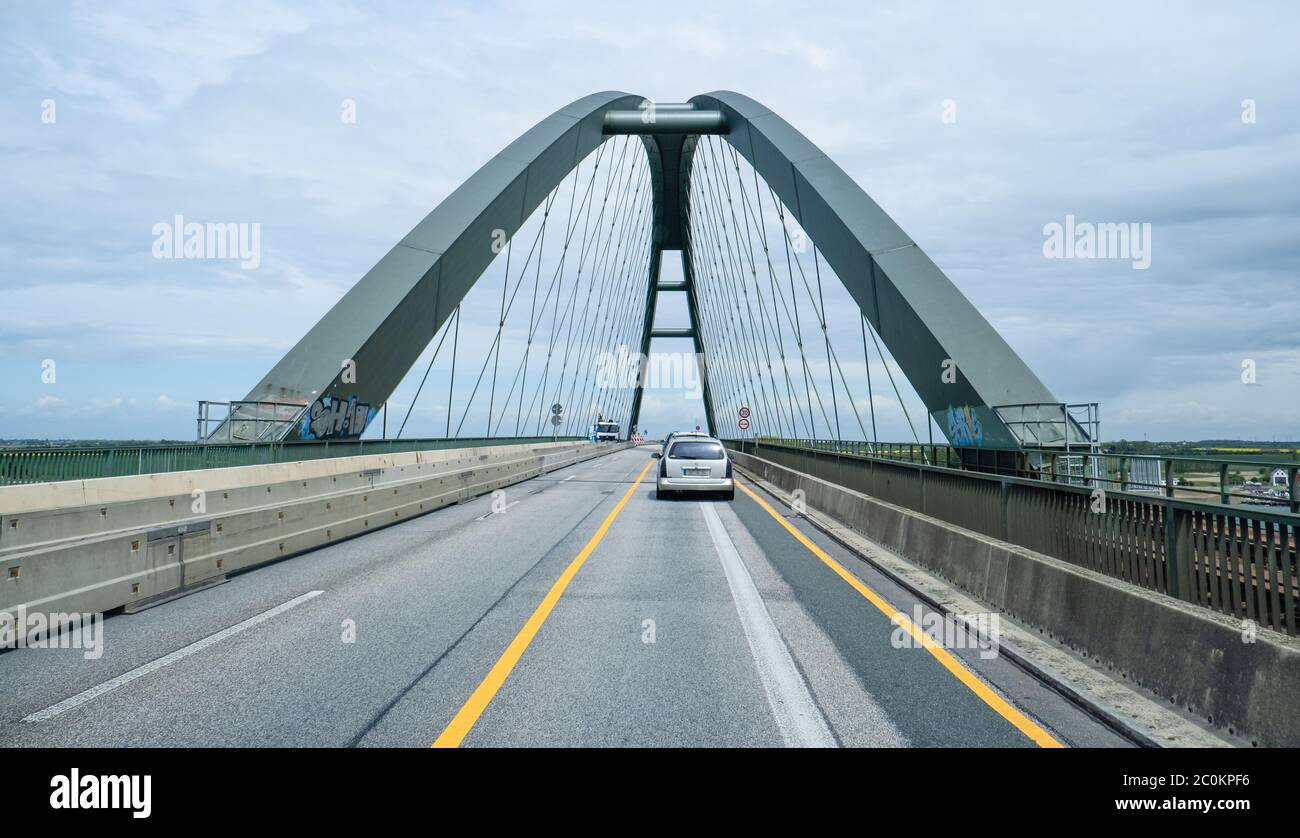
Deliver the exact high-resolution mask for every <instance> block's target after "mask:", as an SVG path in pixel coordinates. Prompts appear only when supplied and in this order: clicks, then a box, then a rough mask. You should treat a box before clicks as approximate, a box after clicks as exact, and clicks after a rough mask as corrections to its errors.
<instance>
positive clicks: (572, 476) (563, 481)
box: [560, 474, 578, 483]
mask: <svg viewBox="0 0 1300 838" xmlns="http://www.w3.org/2000/svg"><path fill="white" fill-rule="evenodd" d="M577 476H578V475H576V474H570V475H569V476H568V477H566V478H564V479H563V480H561V481H560V482H561V483H568V482H569V481H570V480H572V479H573V478H575V477H577Z"/></svg>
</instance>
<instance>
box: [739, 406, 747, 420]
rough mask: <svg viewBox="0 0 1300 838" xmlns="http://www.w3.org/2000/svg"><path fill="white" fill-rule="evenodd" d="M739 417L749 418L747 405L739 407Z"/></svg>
mask: <svg viewBox="0 0 1300 838" xmlns="http://www.w3.org/2000/svg"><path fill="white" fill-rule="evenodd" d="M740 418H741V419H748V418H749V407H748V406H745V407H741V408H740Z"/></svg>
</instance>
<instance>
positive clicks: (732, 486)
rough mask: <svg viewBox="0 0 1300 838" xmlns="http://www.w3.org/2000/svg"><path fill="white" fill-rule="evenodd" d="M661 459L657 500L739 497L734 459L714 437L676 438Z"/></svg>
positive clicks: (659, 454) (669, 441) (666, 448)
mask: <svg viewBox="0 0 1300 838" xmlns="http://www.w3.org/2000/svg"><path fill="white" fill-rule="evenodd" d="M651 456H653V457H657V458H659V476H658V479H657V480H656V481H655V497H658V498H664V497H671V496H672V495H674V494H676V493H678V492H716V493H719V494H722V495H724V496H725V497H726V499H727V500H732V499H734V498H735V497H736V483H735V480H733V479H732V475H731V457H730V456H728V455H727V449H726V448H724V447H723V445H722V443H721V442H719V441H718V440H717V439H715V438H713V437H711V436H696V435H694V434H692V435H690V436H675V437H673V438H670V439H669V440H668V442H667V444H666V445H664V451H663V452H662V453H658V454H652V455H651Z"/></svg>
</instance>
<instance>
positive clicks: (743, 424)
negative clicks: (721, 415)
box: [736, 417, 749, 431]
mask: <svg viewBox="0 0 1300 838" xmlns="http://www.w3.org/2000/svg"><path fill="white" fill-rule="evenodd" d="M736 427H738V428H740V429H741V430H742V431H747V430H749V420H748V419H745V418H743V417H742V418H741V420H740V421H739V422H737V423H736Z"/></svg>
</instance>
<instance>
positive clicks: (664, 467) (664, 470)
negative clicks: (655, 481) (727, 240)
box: [659, 457, 668, 477]
mask: <svg viewBox="0 0 1300 838" xmlns="http://www.w3.org/2000/svg"><path fill="white" fill-rule="evenodd" d="M659 476H660V477H667V476H668V458H667V457H660V458H659Z"/></svg>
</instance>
